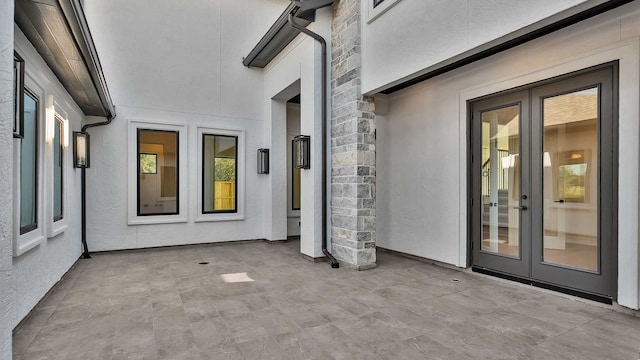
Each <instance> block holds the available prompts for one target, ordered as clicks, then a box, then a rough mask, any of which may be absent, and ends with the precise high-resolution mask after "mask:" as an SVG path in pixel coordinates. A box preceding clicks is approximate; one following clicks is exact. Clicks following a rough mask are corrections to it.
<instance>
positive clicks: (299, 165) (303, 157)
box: [293, 135, 311, 169]
mask: <svg viewBox="0 0 640 360" xmlns="http://www.w3.org/2000/svg"><path fill="white" fill-rule="evenodd" d="M293 151H294V155H295V161H294V166H295V168H296V169H311V137H310V136H307V135H298V136H296V137H295V138H293Z"/></svg>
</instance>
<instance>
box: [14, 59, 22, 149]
mask: <svg viewBox="0 0 640 360" xmlns="http://www.w3.org/2000/svg"><path fill="white" fill-rule="evenodd" d="M23 116H24V60H23V59H22V58H21V57H20V55H18V53H17V52H15V51H14V52H13V137H14V138H22V137H23V136H24V118H23Z"/></svg>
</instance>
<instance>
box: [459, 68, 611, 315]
mask: <svg viewBox="0 0 640 360" xmlns="http://www.w3.org/2000/svg"><path fill="white" fill-rule="evenodd" d="M599 71H610V74H611V75H610V76H611V77H610V79H611V84H610V85H611V92H612V93H611V98H612V103H611V108H610V109H609V110H608V111H610V113H611V127H610V132H609V133H608V134H604V135H600V129H599V131H598V132H599V135H598V136H599V137H601V136H606V137H607V139H604V141H610V142H611V144H610V146H609V148H610V150H611V152H612V154H611V156H610V157H609V159H610V169H612V171H611V177H610V178H609V179H608V180H606V181H605V182H601V183H600V187H601V188H604V187H606V189H605V190H604V191H603V194H602V195H601V194H600V192H599V195H598V196H599V201H602V199H603V198H604V196H607V195H608V194H610V198H609V199H607V201H608V202H609V203H610V204H609V205H610V206H608V208H609V209H610V212H609V214H605V213H604V212H602V211H599V218H598V221H599V222H600V224H604V229H602V228H603V226H599V228H598V236H599V238H601V237H602V236H607V235H606V234H604V232H603V230H604V231H606V232H608V233H609V234H610V235H608V236H610V239H611V240H610V249H609V252H608V255H607V254H604V253H603V256H608V257H609V260H610V263H609V268H608V269H603V270H606V272H608V276H606V277H607V278H608V282H609V284H610V287H609V291H608V292H609V294H607V295H603V294H598V293H593V292H588V291H582V290H580V289H575V288H569V287H566V286H561V285H557V284H554V283H551V282H548V281H544V280H537V279H532V278H531V277H523V276H519V275H513V274H508V273H504V272H500V271H496V270H493V269H489V268H486V267H482V266H474V262H473V259H474V249H473V246H474V235H475V234H474V232H477V229H476V228H475V227H476V226H477V225H478V224H477V222H478V221H479V220H480V219H481V215H480V216H479V215H478V214H476V212H478V211H481V208H482V204H481V203H478V201H477V200H476V204H474V194H477V192H476V191H478V189H477V187H478V184H481V182H480V181H475V179H476V177H477V176H478V174H474V171H475V170H474V164H475V163H474V158H473V156H474V154H475V153H476V152H475V151H474V150H475V149H474V147H475V146H477V145H474V142H477V140H474V137H475V136H474V127H473V117H474V109H473V106H472V105H473V104H475V103H478V102H482V101H485V100H488V99H491V98H497V97H502V96H507V97H508V96H509V95H510V94H514V93H518V92H522V91H529V92H530V95H529V98H528V99H529V102H530V104H531V106H532V107H533V103H534V101H533V96H532V95H531V94H532V93H533V90H534V88H539V87H544V86H549V85H552V84H555V83H561V82H563V81H567V80H570V79H572V78H576V77H580V76H583V75H587V74H591V73H597V72H599ZM618 71H619V65H618V61H613V62H609V63H605V64H601V65H597V66H593V67H589V68H586V69H582V70H578V71H575V72H571V73H568V74H564V75H561V76H557V77H553V78H550V79H546V80H543V81H539V82H534V83H531V84H527V85H523V86H519V87H516V88H512V89H509V90H505V91H501V92H497V93H493V94H489V95H486V96H482V97H478V98H475V99H471V100H468V101H467V144H468V146H467V158H468V159H470V161H467V211H468V212H467V229H468V230H467V244H468V246H467V259H468V261H467V266H468V267H471V268H472V270H473V271H475V272H481V273H486V274H490V275H494V276H499V277H502V278H506V279H510V280H514V281H518V282H522V283H527V284H530V285H534V286H538V287H543V288H547V289H552V290H554V291H559V292H563V293H568V294H571V295H575V296H579V297H584V298H588V299H591V300H595V301H599V302H604V303H609V304H611V303H612V302H613V300H615V299H616V296H617V279H618V266H617V265H618V258H617V255H618V224H617V220H618V140H619V126H618V104H619V100H618ZM504 104H505V105H506V104H508V103H504ZM499 107H502V106H499ZM599 110H600V109H599ZM601 111H602V110H601ZM531 112H533V110H531ZM530 114H531V113H530ZM529 116H531V115H529ZM531 130H533V131H537V130H535V129H531ZM600 141H601V139H599V143H600ZM521 146H523V145H522V144H521ZM532 150H533V149H532ZM599 162H600V160H599ZM598 171H599V173H600V166H599V168H598ZM480 176H481V174H480ZM601 180H602V177H600V178H599V181H601ZM532 181H536V180H532ZM475 182H477V183H478V184H475ZM603 204H604V203H603ZM598 206H601V204H600V203H599V205H598ZM531 210H534V211H536V205H534V208H533V209H531ZM539 210H540V209H538V211H539ZM521 216H522V215H521ZM520 251H521V254H523V252H522V251H523V250H520ZM532 251H533V249H532ZM532 259H533V258H532ZM532 262H533V261H532ZM531 266H533V264H531Z"/></svg>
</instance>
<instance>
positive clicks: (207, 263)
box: [198, 261, 209, 265]
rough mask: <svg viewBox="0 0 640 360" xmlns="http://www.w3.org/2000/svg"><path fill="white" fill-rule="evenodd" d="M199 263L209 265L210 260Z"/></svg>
mask: <svg viewBox="0 0 640 360" xmlns="http://www.w3.org/2000/svg"><path fill="white" fill-rule="evenodd" d="M198 265H209V262H208V261H200V262H199V263H198Z"/></svg>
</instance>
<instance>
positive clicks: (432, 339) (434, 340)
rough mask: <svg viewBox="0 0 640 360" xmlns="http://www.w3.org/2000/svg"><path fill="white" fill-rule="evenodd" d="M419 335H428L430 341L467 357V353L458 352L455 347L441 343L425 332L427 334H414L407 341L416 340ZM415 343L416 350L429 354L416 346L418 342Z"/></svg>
mask: <svg viewBox="0 0 640 360" xmlns="http://www.w3.org/2000/svg"><path fill="white" fill-rule="evenodd" d="M420 336H426V337H428V338H429V339H430V340H431V341H433V342H435V343H437V344H439V345H441V346H443V347H444V348H446V349H449V350H451V351H452V352H453V353H455V354H459V355H461V356H464V357H465V358H468V356H467V355H465V354H464V353H461V352H459V351H458V350H457V349H455V348H453V347H451V346H449V345H447V344H443V343H442V342H440V341H439V340H438V339H434V338H433V337H431V336H430V335H429V334H428V333H427V334H423V335H419V336H415V337H413V338H411V339H409V341H411V340H416V339H417V338H418V337H420ZM415 345H416V347H417V348H418V351H420V352H421V353H424V354H425V355H428V354H429V353H427V352H425V351H424V350H422V349H421V348H420V347H419V346H418V344H415Z"/></svg>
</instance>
